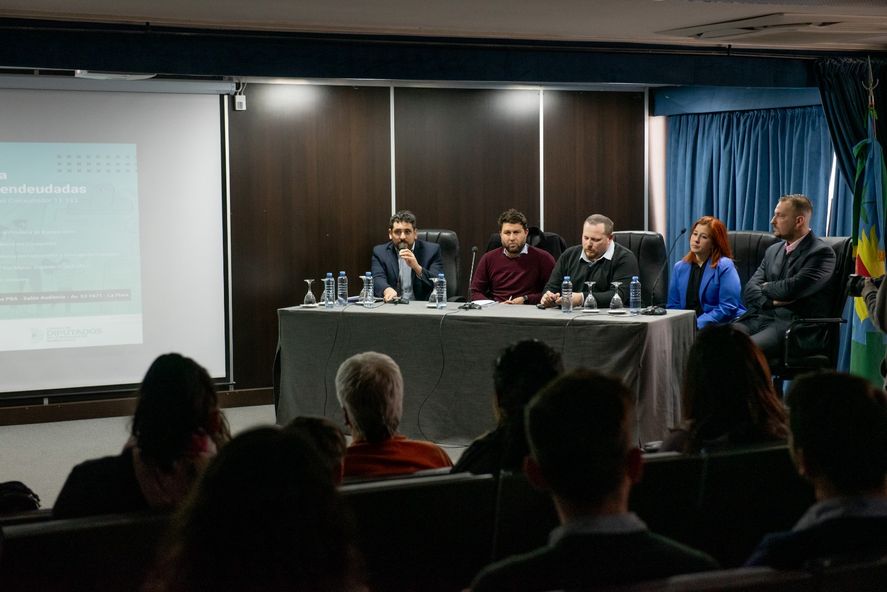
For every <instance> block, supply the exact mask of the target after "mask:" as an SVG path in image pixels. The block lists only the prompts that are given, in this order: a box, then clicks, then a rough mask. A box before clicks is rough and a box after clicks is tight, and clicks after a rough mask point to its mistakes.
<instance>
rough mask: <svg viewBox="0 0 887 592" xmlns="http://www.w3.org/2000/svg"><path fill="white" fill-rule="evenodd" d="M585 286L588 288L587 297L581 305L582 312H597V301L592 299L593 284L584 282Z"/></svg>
mask: <svg viewBox="0 0 887 592" xmlns="http://www.w3.org/2000/svg"><path fill="white" fill-rule="evenodd" d="M585 285H586V286H588V296H586V297H585V302H583V303H582V312H592V313H593V312H597V311H598V307H597V300H595V299H594V294H592V291H593V290H594V282H585Z"/></svg>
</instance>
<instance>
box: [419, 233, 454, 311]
mask: <svg viewBox="0 0 887 592" xmlns="http://www.w3.org/2000/svg"><path fill="white" fill-rule="evenodd" d="M416 236H417V237H418V239H419V240H424V241H428V242H431V243H437V244H438V245H440V258H441V259H442V260H443V266H444V276H446V278H447V299H450V298H452V297H454V296H457V295H458V294H459V277H460V275H459V236H458V235H457V234H456V232H455V231H453V230H447V229H445V228H428V229H420V230H419V231H418V232H417V233H416Z"/></svg>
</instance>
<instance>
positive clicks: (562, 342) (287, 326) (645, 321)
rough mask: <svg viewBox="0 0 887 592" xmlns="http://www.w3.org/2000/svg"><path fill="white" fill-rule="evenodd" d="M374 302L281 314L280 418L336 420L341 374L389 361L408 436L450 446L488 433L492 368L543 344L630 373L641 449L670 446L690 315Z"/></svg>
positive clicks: (576, 360) (569, 359) (582, 361)
mask: <svg viewBox="0 0 887 592" xmlns="http://www.w3.org/2000/svg"><path fill="white" fill-rule="evenodd" d="M457 306H458V305H456V304H454V303H449V304H448V305H447V308H446V309H445V310H435V309H429V308H426V306H425V304H424V303H421V302H413V303H410V304H409V305H396V306H395V305H390V304H377V305H376V307H374V308H363V307H360V306H356V305H349V306H347V307H345V308H344V309H343V308H336V309H331V310H326V309H323V308H314V309H304V308H299V307H293V308H283V309H280V310H279V311H278V319H279V322H280V342H279V351H278V355H279V360H278V362H279V368H280V380H279V385H278V390H277V392H276V393H275V395H276V399H275V400H276V408H277V421H278V423H280V424H285V423H286V422H288V421H289V420H291V419H292V418H294V417H296V416H299V415H322V416H326V417H329V418H331V419H333V420H335V421H337V422H339V423H341V422H342V411H341V409H340V407H339V404H338V402H337V400H336V392H335V375H336V370H337V369H338V367H339V364H340V363H341V362H342V361H343V360H344V359H345V358H347V357H348V356H351V355H353V354H355V353H358V352H362V351H368V350H374V351H378V352H382V353H386V354H388V355H390V356H391V357H392V358H394V360H395V361H396V362H397V363H398V364H399V365H400V368H401V371H402V372H403V377H404V390H405V393H404V405H403V411H404V413H403V420H402V421H401V432H403V433H404V434H406V435H407V436H410V437H414V438H422V439H428V440H433V441H436V442H440V443H446V444H467V443H468V442H469V441H471V440H472V439H473V438H475V437H476V436H478V435H480V434H481V433H483V432H484V431H486V430H489V429H491V428H492V427H493V426H494V424H495V419H494V416H493V402H492V401H493V377H492V376H493V363H494V361H495V360H496V357H497V356H498V354H499V352H500V350H502V348H504V347H505V346H506V345H509V344H511V343H514V342H516V341H519V340H521V339H528V338H536V339H540V340H542V341H545V342H546V343H548V344H549V345H551V346H552V347H554V348H555V349H557V350H559V351H560V352H562V354H563V356H564V364H565V366H566V367H567V368H568V369H569V368H575V367H578V366H584V367H588V368H594V369H597V370H600V371H602V372H607V373H609V374H613V375H616V376H620V377H622V379H623V380H624V381H625V382H626V384H627V385H628V386H629V387H630V388H631V389H632V391H634V392H635V393H637V395H638V408H637V415H638V417H637V432H638V437H639V439H640V440H641V441H643V442H647V441H651V440H661V439H662V438H663V437H664V436H665V435H666V433H667V428H668V427H670V426H673V425H675V424H676V423H677V422H678V421H679V420H680V383H681V377H682V373H683V365H684V362H685V360H686V357H687V352H688V350H689V348H690V345H691V343H692V341H693V337H694V333H695V326H696V323H695V317H694V315H693V313H692V311H671V310H670V311H668V314H667V315H666V316H659V317H653V316H628V315H621V316H614V315H609V314H607V313H606V312H605V311H601V312H600V313H599V314H594V315H592V314H583V313H581V312H575V313H572V314H564V313H562V312H560V311H559V310H556V309H548V310H539V309H537V308H536V307H533V306H507V305H502V304H498V305H493V306H490V307H487V308H484V309H482V310H470V311H463V310H459V309H458V308H457Z"/></svg>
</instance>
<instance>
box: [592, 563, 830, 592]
mask: <svg viewBox="0 0 887 592" xmlns="http://www.w3.org/2000/svg"><path fill="white" fill-rule="evenodd" d="M607 590H608V591H609V592H771V591H772V592H811V591H814V590H817V588H816V582H815V577H814V576H813V575H812V574H810V573H808V572H804V571H777V570H774V569H770V568H769V567H741V568H735V569H723V570H718V571H706V572H701V573H693V574H683V575H678V576H672V577H670V578H664V579H661V580H651V581H647V582H639V583H637V584H632V585H628V586H621V587H615V588H607Z"/></svg>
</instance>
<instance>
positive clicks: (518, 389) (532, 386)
mask: <svg viewBox="0 0 887 592" xmlns="http://www.w3.org/2000/svg"><path fill="white" fill-rule="evenodd" d="M563 371H564V363H563V361H562V360H561V355H560V353H558V352H556V351H554V350H553V349H552V348H551V347H549V346H548V345H547V344H545V343H543V342H541V341H538V340H535V339H531V340H526V341H520V342H518V343H515V344H513V345H510V346H508V347H507V348H505V349H504V350H503V351H502V353H501V354H500V355H499V358H498V359H497V360H496V365H495V368H494V370H493V387H494V389H495V391H496V392H495V404H496V416H497V418H498V425H497V426H496V429H494V430H493V431H491V432H488V433H486V434H484V435H483V436H481V437H480V438H478V439H476V440H475V441H474V442H472V443H471V446H469V447H468V448H467V449H466V450H465V452H463V453H462V456H460V457H459V460H458V461H457V462H456V466H454V467H453V472H454V473H458V472H463V471H468V472H470V473H475V474H480V473H492V474H494V475H498V474H499V471H500V470H506V471H518V470H520V468H521V465H522V464H523V462H524V457H525V456H526V455H527V453H528V452H529V450H528V448H527V438H526V436H525V435H524V407H525V406H526V405H527V403H529V402H530V399H531V398H533V395H535V394H536V393H537V392H538V391H539V389H541V388H542V387H543V386H545V385H546V384H548V383H549V382H550V381H551V380H552V379H554V378H555V377H557V375H558V374H560V373H561V372H563Z"/></svg>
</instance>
